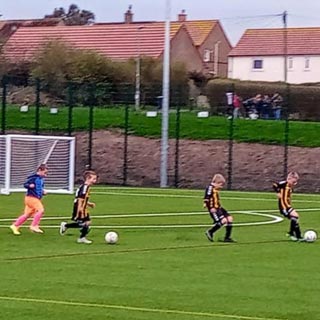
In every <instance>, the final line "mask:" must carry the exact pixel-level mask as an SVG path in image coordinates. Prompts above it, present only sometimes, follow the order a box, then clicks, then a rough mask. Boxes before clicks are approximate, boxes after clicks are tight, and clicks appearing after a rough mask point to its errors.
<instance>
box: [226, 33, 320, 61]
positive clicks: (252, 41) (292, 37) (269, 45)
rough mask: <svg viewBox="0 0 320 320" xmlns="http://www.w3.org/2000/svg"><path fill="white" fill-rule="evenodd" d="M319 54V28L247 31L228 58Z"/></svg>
mask: <svg viewBox="0 0 320 320" xmlns="http://www.w3.org/2000/svg"><path fill="white" fill-rule="evenodd" d="M285 33H286V36H287V54H288V55H318V54H320V28H287V29H284V28H274V29H248V30H246V31H245V33H244V34H243V35H242V37H241V39H240V40H239V42H238V43H237V45H236V46H235V47H234V48H233V49H232V50H231V52H230V53H229V56H231V57H232V56H233V57H235V56H270V55H283V54H284V53H285V41H284V39H285Z"/></svg>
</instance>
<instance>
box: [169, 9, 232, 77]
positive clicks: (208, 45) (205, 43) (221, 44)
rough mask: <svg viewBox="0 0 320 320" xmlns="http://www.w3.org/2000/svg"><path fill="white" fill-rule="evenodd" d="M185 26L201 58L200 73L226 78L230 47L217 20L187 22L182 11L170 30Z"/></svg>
mask: <svg viewBox="0 0 320 320" xmlns="http://www.w3.org/2000/svg"><path fill="white" fill-rule="evenodd" d="M181 25H183V26H185V27H186V28H187V30H188V32H189V34H190V36H191V37H192V40H193V44H194V46H195V47H196V48H197V50H198V52H199V54H200V56H201V58H202V72H204V73H210V74H212V75H214V76H217V77H226V76H227V71H228V67H227V66H228V54H229V52H230V50H231V49H232V46H231V44H230V42H229V40H228V38H227V36H226V33H225V32H224V30H223V28H222V26H221V24H220V22H219V20H187V15H186V13H185V11H184V10H182V11H181V13H180V14H178V20H177V21H173V22H172V23H171V28H175V27H177V26H181Z"/></svg>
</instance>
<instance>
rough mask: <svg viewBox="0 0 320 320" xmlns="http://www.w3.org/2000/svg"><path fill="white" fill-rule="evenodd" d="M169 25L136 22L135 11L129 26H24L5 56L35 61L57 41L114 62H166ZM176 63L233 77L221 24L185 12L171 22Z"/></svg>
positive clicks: (127, 22) (9, 43)
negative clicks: (144, 58)
mask: <svg viewBox="0 0 320 320" xmlns="http://www.w3.org/2000/svg"><path fill="white" fill-rule="evenodd" d="M164 30H165V22H163V21H161V22H157V21H144V22H134V21H133V13H132V11H131V8H129V9H128V11H127V12H126V13H125V16H124V22H120V23H96V24H93V25H88V26H55V27H32V28H30V27H20V28H18V30H17V31H16V32H15V33H14V34H12V35H11V37H10V38H9V40H8V41H7V43H6V45H5V47H4V52H5V55H6V56H7V57H8V58H9V59H10V60H11V61H14V62H18V61H30V60H32V59H33V58H34V57H35V54H36V53H38V52H39V50H41V47H43V45H44V44H45V43H46V42H48V41H52V40H59V41H63V42H66V43H67V44H69V45H70V46H71V47H74V48H78V49H83V50H94V51H96V52H98V53H100V54H102V55H104V56H106V57H108V58H110V59H113V60H126V59H129V58H136V57H138V56H148V57H152V58H156V59H162V57H163V50H164V40H165V39H164V35H165V32H164ZM170 41H171V60H172V61H173V62H174V61H181V62H184V63H185V64H186V66H187V69H188V70H189V71H198V72H207V73H208V72H210V73H212V74H215V75H217V76H218V75H219V76H226V75H227V67H226V64H227V54H228V52H229V51H230V49H231V45H230V43H229V41H228V39H227V37H226V36H225V34H224V31H223V29H222V27H221V25H220V23H219V22H218V21H216V20H196V21H187V19H186V14H185V13H184V12H182V13H181V14H180V15H179V17H178V21H174V22H171V30H170Z"/></svg>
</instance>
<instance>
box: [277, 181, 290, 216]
mask: <svg viewBox="0 0 320 320" xmlns="http://www.w3.org/2000/svg"><path fill="white" fill-rule="evenodd" d="M273 189H274V190H275V191H276V192H277V193H279V194H280V198H279V209H280V210H286V211H288V210H289V209H290V208H291V194H292V191H293V190H292V188H291V187H290V186H288V182H287V181H280V182H275V183H274V184H273Z"/></svg>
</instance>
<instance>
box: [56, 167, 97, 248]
mask: <svg viewBox="0 0 320 320" xmlns="http://www.w3.org/2000/svg"><path fill="white" fill-rule="evenodd" d="M83 177H84V180H85V181H84V183H83V184H82V185H81V186H80V187H79V188H78V190H77V191H76V196H75V199H74V204H73V213H72V218H71V219H72V220H73V221H74V222H71V223H67V222H61V225H60V234H61V235H63V234H64V233H65V232H66V231H67V229H69V228H79V229H80V237H79V238H78V240H77V242H78V243H86V244H90V243H92V241H91V240H88V239H87V238H86V236H87V234H88V233H89V230H90V229H89V228H90V223H91V220H90V215H89V212H88V210H87V207H90V208H94V207H95V203H93V202H89V191H90V186H91V185H93V184H94V183H96V181H97V174H96V173H95V172H94V171H91V170H88V171H85V173H84V175H83Z"/></svg>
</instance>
